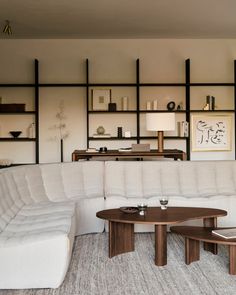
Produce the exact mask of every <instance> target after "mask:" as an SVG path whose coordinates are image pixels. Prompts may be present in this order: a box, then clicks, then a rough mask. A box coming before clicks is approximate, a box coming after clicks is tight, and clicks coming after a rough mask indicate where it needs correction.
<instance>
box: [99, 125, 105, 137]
mask: <svg viewBox="0 0 236 295" xmlns="http://www.w3.org/2000/svg"><path fill="white" fill-rule="evenodd" d="M105 131H106V130H105V128H104V127H103V126H98V128H97V134H99V135H102V134H105Z"/></svg>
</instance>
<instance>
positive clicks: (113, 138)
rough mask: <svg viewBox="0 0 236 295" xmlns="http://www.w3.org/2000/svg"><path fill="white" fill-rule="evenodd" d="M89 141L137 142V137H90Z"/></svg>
mask: <svg viewBox="0 0 236 295" xmlns="http://www.w3.org/2000/svg"><path fill="white" fill-rule="evenodd" d="M89 140H137V136H131V137H121V138H119V137H114V136H112V137H101V138H100V137H89Z"/></svg>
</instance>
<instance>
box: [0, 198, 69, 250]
mask: <svg viewBox="0 0 236 295" xmlns="http://www.w3.org/2000/svg"><path fill="white" fill-rule="evenodd" d="M39 205H40V206H39ZM26 207H27V208H23V209H22V210H20V211H19V213H18V214H17V215H16V216H15V217H14V218H13V219H12V220H11V222H10V223H9V224H8V225H7V227H6V228H5V229H4V231H3V232H2V233H1V234H0V247H1V248H2V247H8V246H16V247H17V246H19V245H22V244H25V243H36V242H39V241H43V240H47V239H51V238H55V237H57V236H63V235H64V236H65V235H68V234H69V233H70V230H71V223H72V217H73V216H74V204H73V203H64V202H63V204H60V203H58V204H57V203H56V204H48V202H47V203H44V204H38V206H33V205H32V206H31V208H30V206H26ZM34 207H38V208H34ZM63 208H64V210H63Z"/></svg>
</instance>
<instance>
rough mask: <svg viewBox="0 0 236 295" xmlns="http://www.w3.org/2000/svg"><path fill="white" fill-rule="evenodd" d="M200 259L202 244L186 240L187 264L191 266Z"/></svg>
mask: <svg viewBox="0 0 236 295" xmlns="http://www.w3.org/2000/svg"><path fill="white" fill-rule="evenodd" d="M199 259H200V242H199V241H197V240H193V239H189V238H185V263H186V264H190V263H191V262H194V261H197V260H199Z"/></svg>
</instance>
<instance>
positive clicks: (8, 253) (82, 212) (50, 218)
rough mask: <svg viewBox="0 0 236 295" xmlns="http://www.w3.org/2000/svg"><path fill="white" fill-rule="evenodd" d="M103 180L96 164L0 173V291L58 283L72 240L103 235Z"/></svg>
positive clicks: (65, 267) (21, 167) (100, 166)
mask: <svg viewBox="0 0 236 295" xmlns="http://www.w3.org/2000/svg"><path fill="white" fill-rule="evenodd" d="M103 174H104V164H103V163H101V162H78V163H66V164H46V165H29V166H19V167H14V168H9V169H2V170H0V289H18V288H56V287H58V286H59V285H60V284H61V283H62V281H63V279H64V277H65V274H66V271H67V268H68V265H69V262H70V257H71V251H72V246H73V241H74V236H75V235H79V234H84V233H90V232H102V231H103V230H104V222H103V221H102V220H99V219H97V218H96V212H97V211H99V210H102V209H103V208H104V190H103V187H104V185H103V179H104V178H103Z"/></svg>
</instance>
